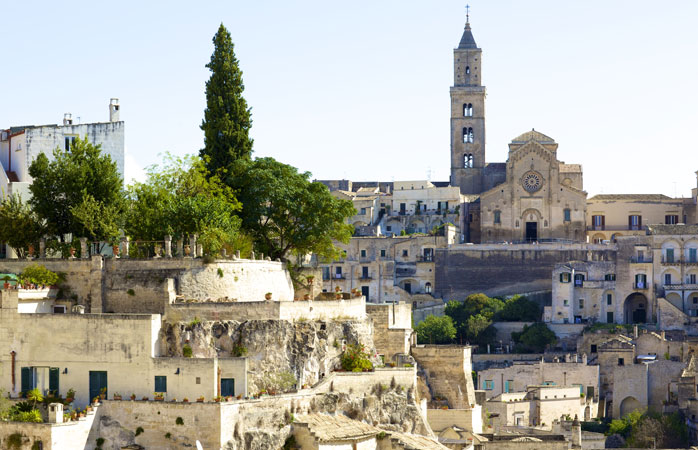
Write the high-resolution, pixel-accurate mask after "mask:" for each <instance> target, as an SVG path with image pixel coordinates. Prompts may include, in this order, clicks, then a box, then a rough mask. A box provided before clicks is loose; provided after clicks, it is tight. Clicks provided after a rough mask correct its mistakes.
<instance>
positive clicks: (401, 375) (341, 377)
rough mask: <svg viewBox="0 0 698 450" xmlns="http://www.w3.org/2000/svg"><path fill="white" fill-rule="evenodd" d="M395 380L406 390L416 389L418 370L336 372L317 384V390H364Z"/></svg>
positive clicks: (349, 391)
mask: <svg viewBox="0 0 698 450" xmlns="http://www.w3.org/2000/svg"><path fill="white" fill-rule="evenodd" d="M393 380H395V384H396V385H400V386H402V387H403V388H404V389H405V390H407V389H410V388H412V389H415V388H416V386H417V372H416V369H415V368H413V367H407V368H392V369H388V368H386V369H381V368H377V369H375V370H374V371H373V372H356V373H354V372H334V373H333V377H332V378H331V379H327V380H325V381H324V382H323V383H322V384H320V385H319V386H317V389H316V391H317V392H330V390H332V392H343V393H351V392H363V391H366V390H369V389H370V388H371V387H373V386H375V385H377V384H380V385H383V386H386V387H387V386H390V385H391V384H392V382H393Z"/></svg>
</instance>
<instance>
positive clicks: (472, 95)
mask: <svg viewBox="0 0 698 450" xmlns="http://www.w3.org/2000/svg"><path fill="white" fill-rule="evenodd" d="M486 92H487V91H486V89H485V86H483V84H482V49H481V48H479V47H478V46H477V44H476V43H475V38H474V37H473V33H472V30H471V28H470V21H469V20H468V21H466V24H465V30H464V31H463V36H462V38H461V40H460V43H459V44H458V47H457V48H456V49H454V51H453V86H452V87H451V179H450V184H451V186H458V187H459V188H460V192H461V194H464V195H466V196H467V198H468V200H469V201H468V203H466V204H465V207H466V208H465V209H466V214H463V215H462V219H461V220H462V223H461V229H462V230H463V231H464V235H465V240H467V241H468V242H482V243H491V242H522V241H528V242H533V241H538V242H540V241H546V240H555V241H562V242H564V241H574V242H579V241H584V240H585V239H586V237H585V205H586V197H587V194H586V192H584V190H583V184H582V167H581V165H579V164H565V163H564V162H562V161H560V160H558V158H557V146H558V145H557V143H556V142H555V141H554V140H553V139H552V138H550V137H548V136H546V135H545V134H543V133H540V132H538V131H535V130H531V131H528V132H525V133H523V134H521V135H520V136H518V137H516V138H514V139H513V140H512V141H511V143H510V144H509V155H508V159H507V162H506V163H488V162H487V161H486V146H485V96H486Z"/></svg>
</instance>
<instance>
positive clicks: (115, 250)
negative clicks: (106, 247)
mask: <svg viewBox="0 0 698 450" xmlns="http://www.w3.org/2000/svg"><path fill="white" fill-rule="evenodd" d="M111 252H112V253H113V254H114V258H118V257H119V246H118V245H112V247H111Z"/></svg>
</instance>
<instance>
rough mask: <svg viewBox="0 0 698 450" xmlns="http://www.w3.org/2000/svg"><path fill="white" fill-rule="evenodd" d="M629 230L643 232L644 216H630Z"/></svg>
mask: <svg viewBox="0 0 698 450" xmlns="http://www.w3.org/2000/svg"><path fill="white" fill-rule="evenodd" d="M628 229H629V230H641V229H642V216H639V215H632V216H628Z"/></svg>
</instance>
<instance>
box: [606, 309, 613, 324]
mask: <svg viewBox="0 0 698 450" xmlns="http://www.w3.org/2000/svg"><path fill="white" fill-rule="evenodd" d="M606 323H613V311H608V312H607V313H606Z"/></svg>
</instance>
